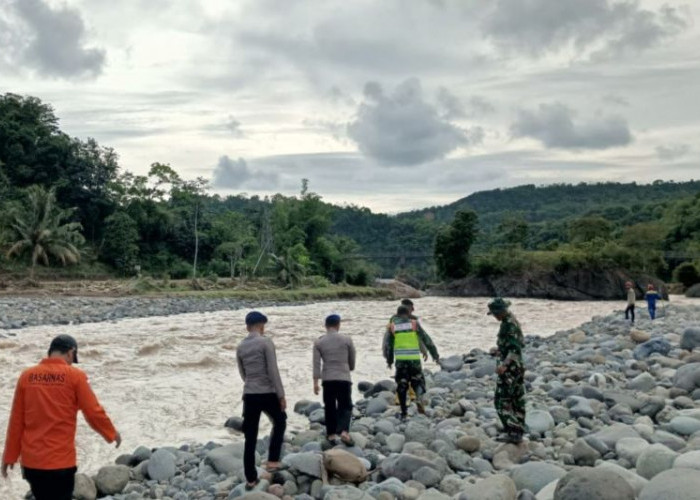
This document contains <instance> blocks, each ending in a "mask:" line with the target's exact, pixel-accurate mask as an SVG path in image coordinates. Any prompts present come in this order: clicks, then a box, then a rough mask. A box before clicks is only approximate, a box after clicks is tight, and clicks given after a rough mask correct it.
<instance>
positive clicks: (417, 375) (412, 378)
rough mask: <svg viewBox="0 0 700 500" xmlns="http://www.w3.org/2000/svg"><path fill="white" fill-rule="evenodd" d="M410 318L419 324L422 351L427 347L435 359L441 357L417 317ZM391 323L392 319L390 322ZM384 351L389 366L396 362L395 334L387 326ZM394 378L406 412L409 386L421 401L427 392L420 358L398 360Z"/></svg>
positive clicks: (402, 410) (400, 401)
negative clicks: (415, 359)
mask: <svg viewBox="0 0 700 500" xmlns="http://www.w3.org/2000/svg"><path fill="white" fill-rule="evenodd" d="M393 319H394V317H392V320H393ZM410 319H412V320H415V321H416V324H417V327H418V328H417V334H418V340H419V342H420V346H421V351H422V350H423V348H425V349H426V350H427V351H428V352H429V353H430V355H431V356H432V357H433V359H434V360H437V359H439V358H440V355H439V354H438V351H437V348H436V347H435V344H434V343H433V340H432V339H431V338H430V336H429V335H428V334H427V333H426V331H425V330H423V327H422V326H421V325H420V323H419V322H418V320H417V318H416V317H415V316H413V315H411V316H410ZM389 324H391V321H390V322H389ZM382 353H383V354H384V358H385V359H386V362H387V364H388V365H389V366H391V365H392V364H394V336H393V335H392V334H391V330H390V329H389V328H388V327H387V333H386V334H385V335H384V341H383V345H382ZM394 380H395V381H396V385H397V387H396V392H397V394H398V396H399V404H400V405H401V413H402V414H404V415H405V414H406V396H407V394H408V389H409V387H411V388H413V391H414V392H415V394H416V398H417V399H418V400H419V401H420V398H421V396H422V395H423V394H425V391H426V388H425V377H424V376H423V366H422V364H421V362H420V360H417V361H413V360H411V361H406V360H397V361H396V373H395V375H394Z"/></svg>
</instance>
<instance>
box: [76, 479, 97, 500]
mask: <svg viewBox="0 0 700 500" xmlns="http://www.w3.org/2000/svg"><path fill="white" fill-rule="evenodd" d="M96 498H97V486H95V482H94V481H93V480H92V479H91V478H90V477H89V476H86V475H85V474H76V475H75V486H74V487H73V500H95V499H96Z"/></svg>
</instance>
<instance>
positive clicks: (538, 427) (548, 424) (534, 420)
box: [525, 410, 554, 434]
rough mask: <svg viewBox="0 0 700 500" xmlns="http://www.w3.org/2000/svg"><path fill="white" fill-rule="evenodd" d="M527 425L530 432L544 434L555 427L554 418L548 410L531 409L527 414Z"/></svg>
mask: <svg viewBox="0 0 700 500" xmlns="http://www.w3.org/2000/svg"><path fill="white" fill-rule="evenodd" d="M525 425H527V428H528V430H529V431H530V432H535V433H538V434H543V433H545V432H547V431H548V430H550V429H553V428H554V418H553V417H552V415H551V414H550V413H549V412H548V411H547V410H531V411H528V412H527V413H526V414H525Z"/></svg>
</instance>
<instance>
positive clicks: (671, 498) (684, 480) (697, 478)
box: [639, 469, 700, 500]
mask: <svg viewBox="0 0 700 500" xmlns="http://www.w3.org/2000/svg"><path fill="white" fill-rule="evenodd" d="M697 472H698V471H697V470H696V469H671V470H667V471H664V472H662V473H660V474H658V475H657V476H656V477H654V479H652V480H651V481H649V484H647V485H646V486H645V487H644V488H643V489H642V492H641V494H640V495H639V500H697V499H698V498H699V497H700V475H698V473H697Z"/></svg>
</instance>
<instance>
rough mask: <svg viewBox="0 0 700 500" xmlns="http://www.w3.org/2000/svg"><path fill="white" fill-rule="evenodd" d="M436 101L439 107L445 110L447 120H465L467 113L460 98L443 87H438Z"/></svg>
mask: <svg viewBox="0 0 700 500" xmlns="http://www.w3.org/2000/svg"><path fill="white" fill-rule="evenodd" d="M437 100H438V103H439V104H440V106H442V108H443V109H444V110H445V113H444V115H445V118H447V119H448V120H452V119H454V118H465V117H466V116H467V111H466V109H465V108H464V104H463V103H462V101H461V100H460V98H459V97H457V96H456V95H454V94H453V93H452V92H450V91H449V90H447V89H446V88H445V87H440V88H439V89H438V93H437Z"/></svg>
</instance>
